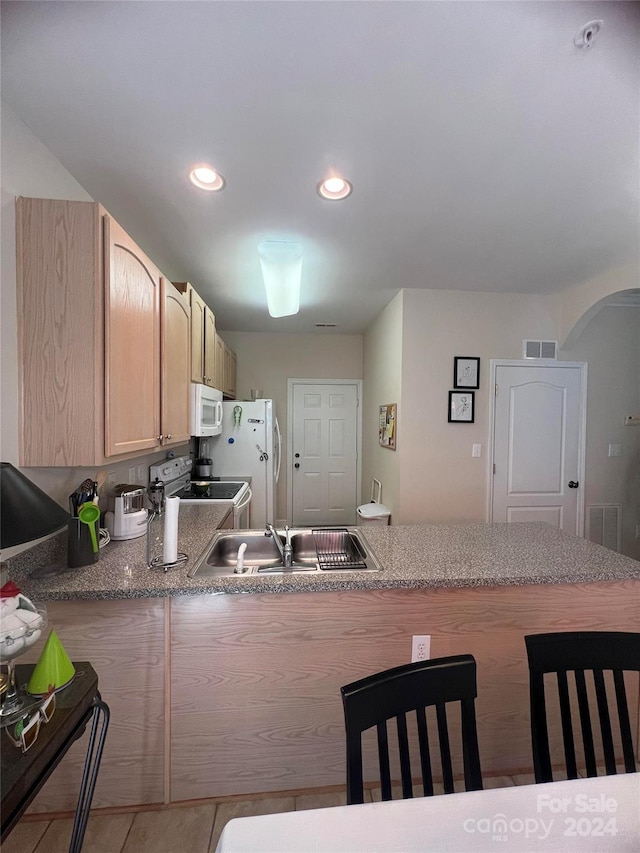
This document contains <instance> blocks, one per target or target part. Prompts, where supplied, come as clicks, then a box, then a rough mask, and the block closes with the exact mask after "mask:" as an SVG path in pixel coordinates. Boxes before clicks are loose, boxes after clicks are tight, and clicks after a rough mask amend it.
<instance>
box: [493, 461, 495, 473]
mask: <svg viewBox="0 0 640 853" xmlns="http://www.w3.org/2000/svg"><path fill="white" fill-rule="evenodd" d="M493 473H494V474H495V473H496V463H495V462H494V463H493Z"/></svg>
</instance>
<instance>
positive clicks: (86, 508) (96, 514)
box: [78, 503, 100, 554]
mask: <svg viewBox="0 0 640 853" xmlns="http://www.w3.org/2000/svg"><path fill="white" fill-rule="evenodd" d="M78 518H79V519H80V521H81V522H82V523H83V524H86V525H87V526H88V527H89V533H90V534H91V545H92V547H93V553H94V554H97V553H98V537H97V536H96V521H97V520H98V519H99V518H100V507H99V506H96V505H95V504H93V503H86V504H82V506H81V507H80V509H79V510H78Z"/></svg>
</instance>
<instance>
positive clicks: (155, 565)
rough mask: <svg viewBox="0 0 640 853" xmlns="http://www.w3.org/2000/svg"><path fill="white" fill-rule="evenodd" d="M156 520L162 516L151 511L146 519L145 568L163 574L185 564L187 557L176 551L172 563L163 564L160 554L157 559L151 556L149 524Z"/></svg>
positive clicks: (155, 511)
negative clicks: (157, 570)
mask: <svg viewBox="0 0 640 853" xmlns="http://www.w3.org/2000/svg"><path fill="white" fill-rule="evenodd" d="M156 518H162V515H161V514H160V513H159V512H158V511H157V510H153V512H150V513H149V517H148V519H147V568H148V569H162V570H163V571H164V572H168V571H169V569H174V568H176V566H181V565H182V564H183V563H186V562H187V560H188V559H189V557H188V555H187V554H184V553H182V551H178V556H177V558H176V559H175V561H174V562H172V563H165V561H164V558H163V556H162V554H160V555H158V556H157V557H152V556H151V524H152V522H153V521H154V520H155V519H156Z"/></svg>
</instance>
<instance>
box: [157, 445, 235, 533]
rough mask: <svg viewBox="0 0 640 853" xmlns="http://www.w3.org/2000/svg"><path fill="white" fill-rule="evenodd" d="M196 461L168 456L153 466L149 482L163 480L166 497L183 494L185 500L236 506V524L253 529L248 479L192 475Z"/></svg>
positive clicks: (187, 501)
mask: <svg viewBox="0 0 640 853" xmlns="http://www.w3.org/2000/svg"><path fill="white" fill-rule="evenodd" d="M192 467H193V460H192V459H191V457H189V456H176V458H175V459H165V460H164V461H163V462H160V463H159V464H158V465H151V467H150V468H149V482H150V483H154V482H155V481H156V480H160V481H161V482H162V483H163V484H164V494H165V497H174V496H175V497H179V498H180V500H181V501H182V502H183V503H187V504H196V503H202V502H203V501H206V502H209V503H211V502H213V503H225V504H229V503H230V504H232V505H233V526H234V527H235V528H243V529H248V528H249V504H250V503H251V488H250V486H249V483H247V482H246V481H244V480H222V479H220V477H199V478H198V479H197V480H194V478H193V477H192V474H191V469H192Z"/></svg>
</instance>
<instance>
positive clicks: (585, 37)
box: [573, 21, 602, 48]
mask: <svg viewBox="0 0 640 853" xmlns="http://www.w3.org/2000/svg"><path fill="white" fill-rule="evenodd" d="M601 27H602V21H589V23H588V24H585V25H584V27H582V28H581V29H580V31H579V32H578V35H577V36H576V37H575V38H574V40H573V43H574V44H575V46H576V47H580V48H587V47H591V45H592V44H593V43H594V41H595V40H596V39H597V37H598V34H599V33H600V29H601Z"/></svg>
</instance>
